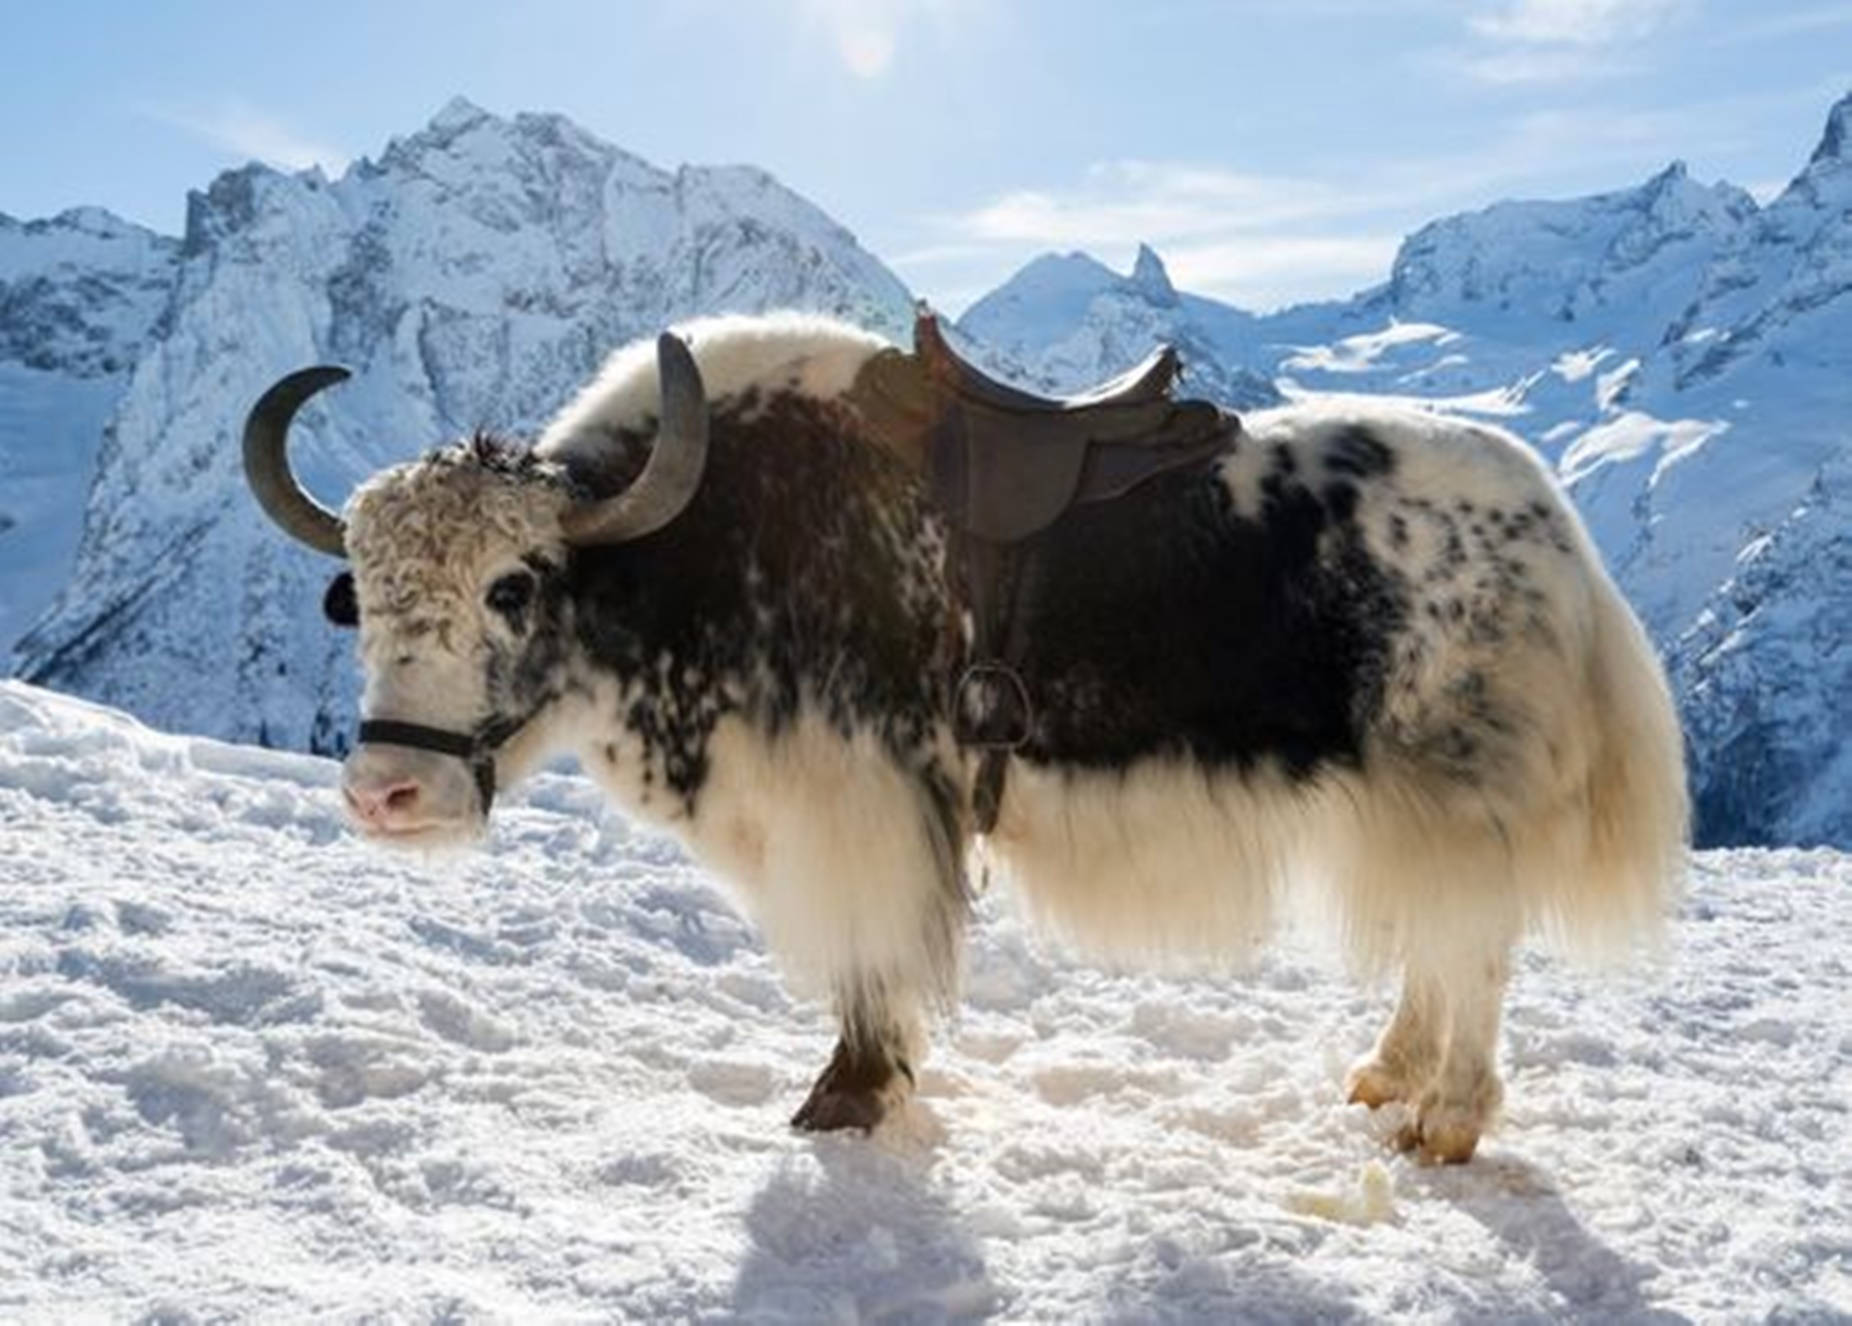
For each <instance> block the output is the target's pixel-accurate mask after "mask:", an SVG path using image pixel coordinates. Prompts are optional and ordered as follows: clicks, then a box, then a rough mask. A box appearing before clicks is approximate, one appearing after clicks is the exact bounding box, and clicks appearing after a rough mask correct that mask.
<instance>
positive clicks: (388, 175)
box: [0, 100, 910, 750]
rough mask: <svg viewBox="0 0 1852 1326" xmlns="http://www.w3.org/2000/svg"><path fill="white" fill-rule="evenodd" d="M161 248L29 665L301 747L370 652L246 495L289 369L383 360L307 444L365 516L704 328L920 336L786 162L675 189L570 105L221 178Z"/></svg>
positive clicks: (314, 567) (141, 705)
mask: <svg viewBox="0 0 1852 1326" xmlns="http://www.w3.org/2000/svg"><path fill="white" fill-rule="evenodd" d="M161 251H162V252H165V253H168V254H170V266H171V268H172V270H171V275H169V277H168V279H167V282H166V289H165V292H164V294H165V298H164V299H163V300H162V301H161V302H160V304H159V308H160V314H159V334H158V336H156V337H155V338H154V339H153V341H152V343H151V344H150V345H149V346H148V347H147V348H146V350H145V352H144V353H142V354H141V356H140V358H139V359H138V360H137V361H136V362H135V364H134V369H133V372H132V374H131V375H130V377H129V379H128V381H127V384H126V388H124V389H123V390H122V391H121V393H120V397H119V399H117V400H115V401H114V402H113V405H112V407H111V410H110V416H109V423H108V426H107V430H106V432H105V434H104V437H103V440H102V445H101V450H100V453H99V455H98V457H97V462H96V472H95V478H94V481H93V482H92V483H91V485H90V487H89V495H88V502H87V504H86V508H85V511H84V528H83V539H82V544H81V546H80V548H79V550H78V553H77V557H76V564H75V567H74V570H73V571H72V573H71V575H70V576H69V578H68V580H67V581H66V582H65V584H64V585H63V587H62V592H61V593H60V594H59V596H58V599H57V602H56V604H55V605H54V606H53V607H52V609H51V611H50V612H49V614H48V615H46V616H45V617H44V618H43V619H42V620H40V621H39V622H38V623H37V625H36V626H34V627H33V628H32V630H31V631H30V632H29V633H28V634H27V635H26V636H25V637H24V638H23V639H22V640H21V641H20V642H19V643H18V646H17V655H16V671H17V672H18V674H19V675H22V676H25V677H28V678H31V679H33V680H36V681H40V682H43V683H45V684H48V685H53V686H57V687H61V688H64V689H68V690H71V691H75V692H78V693H81V694H84V695H88V696H91V697H94V698H97V699H100V700H104V701H107V702H109V703H113V704H119V705H122V706H125V707H127V708H129V709H131V710H133V711H134V712H135V713H137V714H138V715H140V716H142V717H143V718H145V719H147V720H148V721H150V722H153V723H156V724H159V725H161V726H164V727H169V728H176V729H181V730H185V731H193V732H206V733H213V734H216V735H222V736H232V737H239V738H244V739H249V740H258V741H262V742H265V743H267V744H273V745H280V746H288V747H296V748H304V747H307V748H313V749H320V750H327V749H331V748H333V747H334V746H335V745H336V744H337V743H338V742H339V741H340V740H343V739H344V734H345V732H346V731H347V729H348V728H349V726H350V724H351V718H352V694H351V693H352V690H353V681H352V676H351V673H352V668H351V664H350V662H349V651H350V648H351V642H350V641H349V640H347V639H344V638H343V637H342V636H341V635H340V634H339V633H337V632H333V631H330V630H329V629H328V628H327V627H326V626H325V624H323V623H322V622H321V620H320V618H319V614H318V607H317V605H318V603H319V599H320V592H321V585H322V583H323V581H324V580H325V578H326V577H327V575H328V574H329V573H330V571H331V570H332V566H331V565H330V564H329V563H328V562H327V561H326V559H320V558H317V557H316V556H315V555H314V554H311V553H307V552H305V551H303V550H301V549H299V548H296V547H293V546H291V545H290V544H288V543H287V542H286V541H285V540H282V539H280V538H278V537H277V535H276V533H275V531H274V530H272V529H271V528H270V527H269V526H268V525H267V524H266V522H265V521H264V520H263V518H262V517H261V516H259V515H258V513H257V511H256V508H255V506H254V505H253V503H252V502H251V500H250V498H249V495H248V494H247V493H246V491H245V489H244V486H243V481H242V478H241V476H240V470H239V464H240V462H239V459H238V445H237V429H238V428H239V426H240V423H241V420H242V418H243V415H244V412H245V411H246V410H247V409H248V408H249V405H250V403H251V401H253V400H254V399H255V398H256V396H257V394H258V393H259V392H260V391H261V390H262V389H263V387H264V386H265V385H266V384H267V383H268V382H269V381H271V380H272V379H274V378H275V377H276V376H278V375H279V374H281V373H283V372H286V371H288V370H290V369H292V368H296V367H300V366H303V365H307V364H312V363H318V362H329V361H333V362H338V363H343V364H346V365H347V366H349V367H350V368H352V369H353V370H354V377H353V379H352V380H351V381H350V382H349V383H347V384H346V385H345V386H343V387H342V388H341V389H340V390H339V391H337V392H333V393H330V394H329V395H328V396H327V397H326V398H325V402H318V406H317V408H316V409H315V410H313V411H312V412H311V413H310V414H309V415H308V416H307V417H306V419H305V426H304V427H303V428H302V429H301V430H300V438H299V440H298V443H297V446H298V448H299V450H298V452H297V464H298V468H299V469H300V470H301V472H302V473H303V474H304V476H305V478H306V479H307V481H308V482H309V483H310V485H311V486H312V487H315V488H318V489H319V490H320V491H321V492H322V493H324V494H325V495H326V496H327V499H328V500H329V501H331V502H333V503H336V504H338V502H339V500H340V498H341V496H342V495H343V494H344V493H345V492H346V490H347V489H348V487H349V486H350V485H351V484H352V483H353V482H354V480H355V479H357V478H358V477H360V476H361V475H363V474H365V473H367V472H370V471H371V470H373V469H375V468H377V467H378V466H380V465H381V464H385V463H389V462H392V461H395V460H399V459H403V458H405V457H407V456H409V455H412V454H415V453H417V452H418V451H421V450H423V449H425V448H426V447H428V446H430V445H432V444H434V443H436V442H439V441H442V440H445V439H446V438H448V437H451V436H454V435H456V434H458V433H460V432H464V431H467V430H470V429H473V428H476V427H479V426H486V427H491V428H496V429H503V430H510V431H515V432H521V431H525V430H530V429H532V428H534V427H535V426H536V425H537V424H538V423H539V422H541V421H542V420H543V419H544V418H545V417H546V416H547V415H549V414H550V413H551V412H552V411H553V410H555V409H556V408H557V407H558V406H559V405H560V403H561V402H563V401H564V400H565V399H566V398H567V397H568V396H569V395H570V394H571V391H572V389H573V388H574V387H576V386H577V384H578V383H579V382H581V381H582V380H583V379H584V378H585V377H586V376H587V375H588V374H589V373H590V372H591V371H592V369H593V368H594V367H595V366H596V364H597V363H598V361H599V360H600V359H601V358H602V357H603V355H604V354H605V353H606V352H607V351H608V350H610V349H612V348H613V347H615V346H617V345H619V344H622V343H624V342H626V341H629V340H631V339H634V338H636V337H637V336H640V335H643V334H646V333H653V332H655V331H657V330H660V329H661V328H662V327H663V326H664V325H665V324H668V323H670V322H673V321H675V320H677V319H681V318H686V317H690V316H693V315H697V314H703V313H713V312H721V311H739V310H748V311H750V310H757V309H763V308H772V307H778V308H784V307H799V308H807V309H814V310H820V311H826V312H830V313H834V314H837V315H840V316H843V317H846V318H850V319H852V320H855V321H857V322H861V323H864V324H868V325H872V326H875V327H878V328H881V329H883V330H886V331H888V332H890V333H894V334H900V333H902V332H904V330H905V329H906V327H907V326H909V325H910V299H909V296H908V294H907V292H906V290H905V289H904V288H903V287H902V286H901V285H900V283H899V282H898V281H897V280H895V279H894V277H893V276H892V275H890V274H889V273H888V271H887V270H886V269H885V268H884V267H882V266H881V264H880V263H878V262H877V261H876V260H875V259H874V258H872V257H870V256H869V255H868V254H866V253H864V252H863V251H862V250H861V249H860V248H858V247H857V246H856V244H855V242H854V239H853V238H852V237H851V236H850V235H849V234H848V233H847V232H846V231H844V230H843V229H842V228H841V227H840V226H837V225H836V224H835V223H834V222H832V221H830V220H829V219H828V218H827V217H826V216H824V215H823V214H822V213H821V212H819V211H818V210H817V209H816V208H814V207H812V206H811V205H810V204H809V203H807V202H805V201H804V200H803V199H801V198H798V197H797V196H796V195H794V194H792V193H790V192H789V191H788V190H786V189H784V188H783V187H782V186H780V185H779V184H778V183H777V182H776V181H775V180H773V179H772V178H771V177H769V176H767V175H766V174H764V173H763V172H761V171H757V170H754V169H751V168H747V167H722V168H698V167H685V168H683V169H682V170H680V171H677V172H673V173H671V172H666V171H662V170H658V169H656V168H655V167H653V166H650V165H648V164H646V163H645V162H642V161H640V160H638V159H636V158H635V157H631V156H628V155H626V154H625V153H623V152H621V151H619V150H617V149H616V148H614V147H611V146H610V145H608V144H606V143H603V142H600V141H599V140H597V139H595V138H593V137H592V136H590V135H589V134H586V133H585V132H584V131H582V130H580V129H579V128H577V127H576V126H574V125H573V124H571V123H570V122H569V121H567V120H564V119H562V118H560V117H558V116H548V115H521V116H517V117H515V118H514V119H512V120H504V119H500V118H497V117H495V116H492V115H490V114H488V113H487V112H485V111H483V110H481V109H479V108H477V107H475V106H472V105H470V104H469V103H468V102H465V101H461V100H459V101H455V102H452V103H451V104H450V105H449V106H447V107H445V108H444V110H443V111H442V112H441V113H440V114H439V115H438V116H437V117H436V118H435V119H434V120H432V122H431V123H430V124H429V125H428V126H427V127H426V128H424V129H423V130H421V131H420V132H418V133H416V134H414V135H412V136H411V137H409V138H405V139H402V140H397V141H394V142H393V143H391V144H390V145H389V146H388V147H387V148H386V150H385V151H384V153H382V154H381V156H380V157H379V159H378V160H377V161H372V160H363V161H361V162H359V163H357V164H356V165H354V166H353V167H352V168H351V169H349V170H348V171H347V173H346V174H345V175H343V176H342V178H341V179H339V180H336V181H334V182H329V181H328V180H326V179H325V178H323V177H322V175H321V174H320V173H319V172H318V171H308V172H305V173H303V174H299V175H284V174H279V173H277V172H275V171H272V170H269V169H267V168H265V167H262V166H257V165H252V166H248V167H245V168H244V169H242V170H236V171H232V172H229V173H227V174H225V175H222V176H220V177H219V178H218V179H217V180H216V181H214V182H213V184H212V186H211V187H210V188H209V189H207V190H206V191H205V192H204V193H197V194H194V195H192V197H191V198H190V199H189V207H188V216H187V225H186V235H185V237H184V239H183V240H182V241H181V242H180V244H179V245H178V246H174V245H172V244H168V245H167V246H166V247H165V248H164V249H162V250H161ZM22 335H24V336H26V338H27V339H30V332H29V330H28V331H26V332H24V333H22ZM4 343H6V342H4V341H0V344H4ZM81 422H83V421H81V420H80V421H77V422H75V423H71V424H69V426H70V427H73V428H74V427H77V426H78V424H79V423H81Z"/></svg>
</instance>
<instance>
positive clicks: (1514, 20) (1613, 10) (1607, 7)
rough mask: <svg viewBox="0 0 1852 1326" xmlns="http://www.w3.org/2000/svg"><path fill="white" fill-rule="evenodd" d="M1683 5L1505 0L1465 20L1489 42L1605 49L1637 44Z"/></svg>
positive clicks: (1678, 1)
mask: <svg viewBox="0 0 1852 1326" xmlns="http://www.w3.org/2000/svg"><path fill="white" fill-rule="evenodd" d="M1686 2H1687V0H1509V3H1507V4H1506V5H1505V7H1504V9H1503V10H1501V11H1500V12H1498V13H1495V14H1483V15H1479V16H1477V17H1474V18H1471V19H1468V20H1467V24H1468V26H1469V27H1471V28H1472V30H1473V31H1474V32H1476V33H1478V34H1479V35H1480V36H1482V37H1487V38H1490V39H1492V40H1494V41H1508V42H1527V43H1533V44H1539V45H1571V46H1605V45H1608V44H1610V43H1614V42H1622V41H1637V40H1639V39H1640V38H1642V37H1646V36H1649V35H1651V34H1652V33H1653V32H1655V31H1657V30H1658V29H1659V28H1661V27H1663V26H1665V25H1666V24H1667V23H1668V22H1670V21H1671V20H1672V19H1674V18H1676V17H1677V16H1678V14H1679V11H1681V10H1682V9H1684V8H1685V7H1686Z"/></svg>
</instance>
